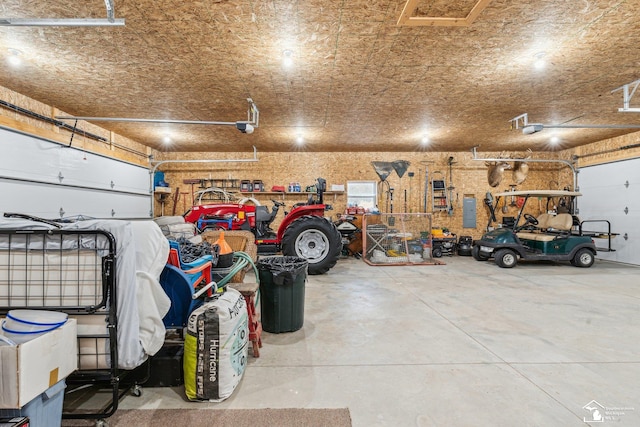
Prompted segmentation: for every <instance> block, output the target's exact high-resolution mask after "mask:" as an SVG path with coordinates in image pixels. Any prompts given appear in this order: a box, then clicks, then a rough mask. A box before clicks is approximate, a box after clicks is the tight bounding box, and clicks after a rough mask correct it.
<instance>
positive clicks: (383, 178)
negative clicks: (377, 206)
mask: <svg viewBox="0 0 640 427" xmlns="http://www.w3.org/2000/svg"><path fill="white" fill-rule="evenodd" d="M371 166H373V169H374V170H375V171H376V174H377V175H378V177H379V178H380V182H379V183H378V194H379V195H380V196H382V195H383V194H386V201H387V209H386V211H387V212H389V196H390V193H391V191H393V190H391V188H390V187H391V186H390V185H389V183H388V182H387V177H389V175H391V172H393V165H392V164H391V162H371ZM385 186H386V188H387V190H386V191H385ZM392 208H393V204H392Z"/></svg>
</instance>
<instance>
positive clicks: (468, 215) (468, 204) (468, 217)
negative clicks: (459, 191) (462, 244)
mask: <svg viewBox="0 0 640 427" xmlns="http://www.w3.org/2000/svg"><path fill="white" fill-rule="evenodd" d="M462 227H463V228H476V198H475V197H474V196H464V198H463V199H462Z"/></svg>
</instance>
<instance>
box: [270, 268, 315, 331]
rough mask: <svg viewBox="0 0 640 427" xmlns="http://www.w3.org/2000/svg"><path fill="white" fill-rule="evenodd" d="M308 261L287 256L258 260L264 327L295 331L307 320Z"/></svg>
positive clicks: (272, 329) (274, 329)
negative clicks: (305, 299)
mask: <svg viewBox="0 0 640 427" xmlns="http://www.w3.org/2000/svg"><path fill="white" fill-rule="evenodd" d="M307 267H308V262H307V260H306V259H304V258H298V257H292V256H283V257H271V258H264V259H260V260H259V261H258V273H259V275H260V309H261V317H262V329H263V330H264V331H267V332H272V333H280V332H293V331H297V330H298V329H300V328H302V324H303V323H304V287H305V281H306V280H307Z"/></svg>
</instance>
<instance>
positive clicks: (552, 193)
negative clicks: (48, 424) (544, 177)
mask: <svg viewBox="0 0 640 427" xmlns="http://www.w3.org/2000/svg"><path fill="white" fill-rule="evenodd" d="M494 196H496V197H509V196H522V197H526V196H530V197H565V196H582V193H580V192H578V191H565V190H519V191H505V192H504V193H496V194H494Z"/></svg>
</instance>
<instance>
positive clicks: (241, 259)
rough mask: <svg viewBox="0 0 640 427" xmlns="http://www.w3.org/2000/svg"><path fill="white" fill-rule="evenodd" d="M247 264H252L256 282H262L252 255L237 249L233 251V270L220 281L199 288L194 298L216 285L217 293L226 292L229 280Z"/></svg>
mask: <svg viewBox="0 0 640 427" xmlns="http://www.w3.org/2000/svg"><path fill="white" fill-rule="evenodd" d="M247 265H251V266H252V267H253V272H254V273H255V275H256V283H258V284H260V274H258V268H257V267H256V264H255V263H254V262H253V259H251V256H250V255H249V254H247V253H246V252H242V251H235V252H234V253H233V265H232V266H231V270H230V271H229V273H227V275H226V276H224V277H223V278H222V279H220V280H219V281H217V282H215V281H213V282H211V283H209V284H207V285H206V286H204V287H203V288H201V289H200V290H198V292H196V293H194V294H193V296H192V298H193V299H197V298H199V297H200V296H201V295H202V294H203V293H205V292H206V291H207V290H208V289H209V288H211V287H215V293H222V292H224V289H225V288H226V287H227V283H229V281H230V280H231V279H232V278H233V276H235V275H236V274H237V273H238V272H240V271H242V270H243V269H244V268H245V267H246V266H247Z"/></svg>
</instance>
